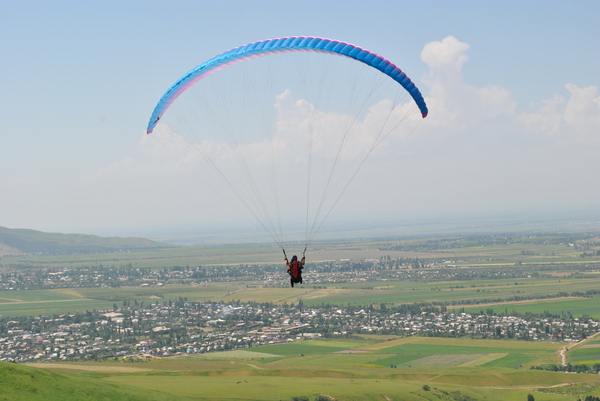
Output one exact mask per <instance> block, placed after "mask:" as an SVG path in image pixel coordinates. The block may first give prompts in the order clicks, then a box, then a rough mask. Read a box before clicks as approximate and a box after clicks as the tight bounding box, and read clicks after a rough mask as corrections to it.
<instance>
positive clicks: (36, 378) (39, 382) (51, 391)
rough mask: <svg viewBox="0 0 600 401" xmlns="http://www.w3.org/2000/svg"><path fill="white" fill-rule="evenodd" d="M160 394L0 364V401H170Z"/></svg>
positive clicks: (91, 378) (10, 364)
mask: <svg viewBox="0 0 600 401" xmlns="http://www.w3.org/2000/svg"><path fill="white" fill-rule="evenodd" d="M174 399H175V398H174V397H172V396H169V395H166V394H164V393H161V392H156V391H148V390H144V389H132V388H130V387H125V386H121V385H118V384H112V383H107V382H105V381H103V380H100V379H97V378H95V377H90V376H77V375H68V374H63V373H57V372H52V371H49V370H46V369H38V368H33V367H29V366H23V365H18V364H16V363H9V362H0V400H28V401H36V400H43V401H51V400H64V401H69V400H73V401H75V400H77V401H83V400H129V401H137V400H140V401H142V400H156V401H159V400H174Z"/></svg>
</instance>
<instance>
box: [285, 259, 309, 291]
mask: <svg viewBox="0 0 600 401" xmlns="http://www.w3.org/2000/svg"><path fill="white" fill-rule="evenodd" d="M305 263H306V257H305V256H304V255H302V259H301V260H298V257H297V256H296V255H294V256H292V261H291V262H290V261H289V260H288V258H287V256H286V257H285V264H286V265H287V273H288V274H289V275H290V284H291V285H292V287H293V286H294V283H300V284H302V269H304V264H305Z"/></svg>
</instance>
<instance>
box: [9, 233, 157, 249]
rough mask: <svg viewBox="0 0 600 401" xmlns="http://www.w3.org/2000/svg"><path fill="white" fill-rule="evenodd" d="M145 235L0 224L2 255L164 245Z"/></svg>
mask: <svg viewBox="0 0 600 401" xmlns="http://www.w3.org/2000/svg"><path fill="white" fill-rule="evenodd" d="M165 246H167V245H165V244H161V243H159V242H155V241H151V240H148V239H145V238H120V237H98V236H96V235H84V234H59V233H45V232H42V231H36V230H28V229H12V228H5V227H0V255H1V254H5V255H6V254H18V253H52V254H58V253H91V252H115V251H129V250H139V249H150V248H164V247H165Z"/></svg>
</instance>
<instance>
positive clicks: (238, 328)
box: [0, 298, 600, 362]
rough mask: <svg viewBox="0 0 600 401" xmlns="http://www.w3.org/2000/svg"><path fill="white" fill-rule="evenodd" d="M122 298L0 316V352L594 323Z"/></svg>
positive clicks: (128, 349) (215, 346)
mask: <svg viewBox="0 0 600 401" xmlns="http://www.w3.org/2000/svg"><path fill="white" fill-rule="evenodd" d="M123 303H124V305H123V306H120V307H117V305H115V306H114V308H113V309H112V310H105V311H86V312H77V313H75V314H61V315H55V316H36V317H21V318H11V320H7V319H1V318H0V319H1V320H0V360H2V361H14V362H31V361H59V360H64V361H73V360H102V359H107V358H124V359H131V360H139V359H147V358H165V357H172V356H176V355H185V354H199V353H200V354H201V353H209V352H219V351H226V350H232V349H244V348H250V347H258V346H261V345H265V344H274V343H283V342H294V341H303V340H308V339H313V338H319V337H324V338H331V337H351V336H353V335H360V334H387V335H393V336H398V337H401V336H449V337H465V336H466V337H471V338H494V339H500V338H502V339H514V340H524V341H561V342H576V341H580V340H582V339H585V338H587V337H588V336H591V335H593V334H595V333H597V332H598V331H599V330H600V322H598V321H597V320H594V319H591V318H572V317H570V316H562V317H557V316H554V317H531V316H528V317H524V316H512V315H488V314H479V315H476V314H468V313H464V312H458V313H450V312H439V311H435V310H430V311H427V310H423V309H426V308H425V307H424V306H423V305H418V304H414V305H402V306H399V307H386V306H385V305H381V306H379V307H375V306H374V305H365V306H361V307H345V308H342V307H338V306H333V305H324V306H321V307H305V306H304V305H303V302H302V301H300V302H298V304H296V305H294V304H290V305H286V304H283V305H275V304H271V303H262V304H258V303H244V304H242V303H237V302H234V303H231V304H227V305H225V304H218V303H212V302H211V303H208V302H207V303H198V302H188V301H187V300H186V299H184V298H180V299H178V300H174V301H162V302H156V303H152V304H144V303H143V302H141V303H138V302H137V301H134V303H133V304H131V303H130V302H129V301H124V302H123Z"/></svg>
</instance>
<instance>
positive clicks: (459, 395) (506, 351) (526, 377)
mask: <svg viewBox="0 0 600 401" xmlns="http://www.w3.org/2000/svg"><path fill="white" fill-rule="evenodd" d="M559 347H560V344H553V343H534V342H524V341H523V342H520V341H500V340H471V339H467V338H465V339H444V338H425V337H406V338H399V339H394V338H393V337H391V336H365V337H354V338H348V339H343V340H304V341H301V340H296V341H294V342H286V343H281V344H273V345H265V346H261V347H252V348H248V349H244V350H235V351H224V352H217V353H206V354H202V355H200V354H196V355H185V356H183V355H182V356H178V357H171V358H151V359H143V360H142V359H135V358H134V359H122V358H114V359H111V360H107V359H105V360H103V361H102V362H91V361H86V362H83V361H81V362H65V363H37V364H33V366H37V367H40V368H44V369H48V370H60V371H61V372H69V373H68V377H72V378H73V379H72V380H73V381H75V380H76V379H77V378H79V380H83V379H84V378H87V379H86V380H89V384H90V385H95V383H98V382H99V381H101V382H106V383H112V384H118V385H120V386H124V387H128V388H138V389H139V390H140V393H139V394H140V395H141V394H142V393H141V391H150V390H153V391H155V392H156V393H154V396H155V397H158V396H162V395H163V394H169V395H171V396H172V397H175V398H176V399H179V400H187V399H194V400H198V401H200V400H202V401H212V400H220V401H242V400H245V401H246V400H253V401H262V400H272V401H277V400H293V399H297V400H301V399H302V400H307V401H308V400H310V401H325V400H337V401H369V400H388V401H390V400H395V401H417V400H418V401H424V400H430V401H434V400H447V401H512V400H514V401H525V400H527V399H528V395H530V394H531V395H533V396H534V399H535V400H536V401H555V400H556V401H559V400H563V401H576V400H578V399H580V400H584V399H585V398H586V397H587V396H598V395H600V381H599V378H598V375H596V374H571V373H560V372H550V371H544V370H535V369H529V368H527V367H525V366H523V367H521V366H522V365H521V364H522V363H523V362H524V361H525V360H529V361H532V362H535V363H540V362H542V363H543V362H557V361H558V360H559V355H558V354H557V353H556V351H557V349H558V348H559ZM0 374H1V372H0ZM86 385H87V383H86ZM108 388H109V387H107V389H108ZM1 391H2V389H1V388H0V394H1ZM1 399H2V398H1V397H0V400H1ZM119 399H127V398H119ZM148 399H153V398H148ZM154 399H155V398H154Z"/></svg>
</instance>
